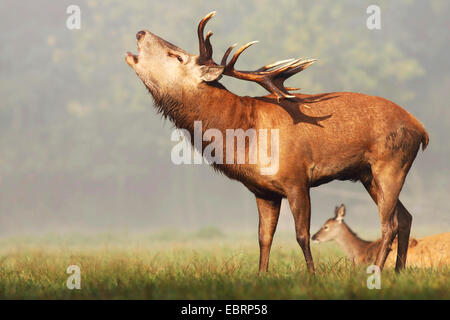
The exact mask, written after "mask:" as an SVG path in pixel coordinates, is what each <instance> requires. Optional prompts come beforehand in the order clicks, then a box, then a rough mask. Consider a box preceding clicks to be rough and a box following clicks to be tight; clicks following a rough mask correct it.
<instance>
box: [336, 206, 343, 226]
mask: <svg viewBox="0 0 450 320" xmlns="http://www.w3.org/2000/svg"><path fill="white" fill-rule="evenodd" d="M335 213H336V218H335V220H336V221H339V223H342V221H343V220H344V216H345V206H344V205H343V204H342V205H341V206H340V207H339V208H336V210H335Z"/></svg>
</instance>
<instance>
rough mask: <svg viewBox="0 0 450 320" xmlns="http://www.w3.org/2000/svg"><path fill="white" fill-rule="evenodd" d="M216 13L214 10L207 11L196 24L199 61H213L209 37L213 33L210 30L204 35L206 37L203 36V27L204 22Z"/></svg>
mask: <svg viewBox="0 0 450 320" xmlns="http://www.w3.org/2000/svg"><path fill="white" fill-rule="evenodd" d="M215 14H216V12H215V11H212V12H210V13H208V14H207V15H206V16H205V17H204V18H203V19H202V20H201V21H200V23H199V24H198V28H197V34H198V42H199V51H200V58H199V59H200V61H201V63H205V62H213V61H212V46H211V42H210V40H209V38H210V37H211V36H212V35H213V33H212V32H211V31H210V32H208V33H207V35H206V39H205V38H203V33H204V29H205V25H206V23H208V21H209V20H210V19H211V18H212V17H214V15H215Z"/></svg>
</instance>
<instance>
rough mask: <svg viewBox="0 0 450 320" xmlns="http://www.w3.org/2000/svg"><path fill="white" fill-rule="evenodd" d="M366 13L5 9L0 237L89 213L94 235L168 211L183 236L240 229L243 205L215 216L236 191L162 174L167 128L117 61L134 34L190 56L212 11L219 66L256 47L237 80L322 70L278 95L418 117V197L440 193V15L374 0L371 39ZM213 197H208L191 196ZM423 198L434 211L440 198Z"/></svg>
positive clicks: (303, 8)
mask: <svg viewBox="0 0 450 320" xmlns="http://www.w3.org/2000/svg"><path fill="white" fill-rule="evenodd" d="M72 3H75V4H77V5H79V6H80V8H81V14H82V19H81V21H82V26H81V29H80V30H68V29H67V28H66V27H65V19H66V18H67V14H66V10H65V9H66V7H67V6H68V5H69V4H72ZM370 4H372V3H369V2H367V3H366V2H364V1H362V2H361V3H358V4H355V2H352V1H339V2H337V1H332V0H328V1H320V2H316V1H304V2H298V1H278V2H276V3H275V2H273V1H268V0H262V1H256V0H253V1H246V2H241V1H221V2H219V1H217V2H204V1H189V2H186V1H164V2H162V1H133V2H128V1H127V2H123V1H117V0H115V1H108V2H105V1H93V0H89V1H50V0H45V1H39V2H29V3H17V2H14V1H6V2H2V4H1V5H0V7H1V9H2V10H1V11H0V12H1V15H2V19H0V26H1V29H2V30H3V31H2V33H1V34H0V37H1V38H2V39H1V40H2V41H1V43H2V46H0V70H1V72H0V93H1V102H0V147H1V149H0V150H1V151H0V200H1V201H0V210H1V211H0V230H1V228H2V227H1V225H3V226H4V228H7V227H5V226H8V228H9V227H11V228H13V227H14V223H15V222H14V221H15V220H14V218H13V216H14V215H15V216H16V217H17V216H19V217H24V218H26V219H28V220H29V221H30V223H33V221H34V222H36V223H38V222H40V221H42V220H43V219H44V220H45V221H55V222H54V223H55V224H56V223H60V222H61V219H62V220H64V217H65V218H67V216H68V215H69V214H72V213H73V214H77V215H78V220H76V221H78V222H80V224H82V223H83V221H84V220H83V219H84V218H86V217H89V219H91V218H92V216H94V217H96V215H95V214H93V213H96V214H98V221H97V220H95V219H97V218H95V219H94V220H95V221H96V222H95V223H97V224H98V225H102V224H104V219H112V220H114V222H115V223H116V222H117V223H121V222H124V223H126V221H127V220H126V219H127V217H129V216H134V217H137V218H141V217H142V216H145V215H146V214H147V213H148V212H149V211H151V212H152V218H155V219H156V220H158V219H159V220H158V221H160V220H161V219H163V220H164V219H170V215H171V214H170V213H168V212H174V211H183V215H180V216H181V218H180V223H186V222H189V221H195V220H196V219H199V218H200V219H201V218H202V217H203V216H202V215H205V216H207V215H208V212H211V211H212V210H219V211H220V210H223V211H224V212H227V214H231V216H233V215H234V216H239V210H242V205H244V207H245V206H249V202H248V201H251V200H248V198H247V195H245V196H242V197H241V198H238V199H237V200H238V201H236V203H229V202H226V201H225V202H226V203H223V202H224V200H223V199H222V198H221V196H220V194H224V193H225V194H226V193H227V192H228V193H231V194H232V192H233V191H231V190H230V188H232V187H231V186H235V185H233V184H231V183H225V181H224V179H223V178H222V177H219V178H217V179H216V178H212V175H213V172H212V170H203V169H200V168H179V167H175V166H174V165H173V164H172V163H171V162H170V149H171V147H172V145H173V143H172V142H171V141H170V131H171V130H172V126H171V124H170V123H168V122H166V123H165V124H163V122H162V121H161V119H160V116H157V115H155V111H154V109H153V108H152V102H151V101H152V100H151V98H150V97H149V95H148V93H147V92H146V90H145V89H144V87H143V85H142V84H141V83H140V82H139V81H138V80H137V78H136V76H135V75H134V73H133V72H132V71H131V70H130V69H129V68H128V66H127V65H126V63H125V61H124V58H125V54H126V51H128V50H129V51H134V52H136V50H137V49H136V43H135V38H134V34H135V33H136V31H138V30H141V29H143V28H146V29H149V30H151V31H152V32H154V33H155V34H157V35H160V36H161V37H163V38H164V39H166V40H168V41H170V42H172V43H174V44H176V45H178V46H179V47H181V48H183V49H185V50H186V51H188V52H190V53H197V52H198V43H197V38H196V27H197V23H198V21H199V20H200V18H201V17H203V16H204V15H205V14H206V13H208V12H210V11H212V10H217V12H218V13H217V15H216V16H215V17H214V19H213V21H211V22H210V23H209V24H208V30H210V29H211V30H213V31H214V36H213V37H212V44H213V47H214V57H215V60H216V61H220V59H221V56H222V54H223V53H224V52H225V50H226V48H228V46H229V45H231V44H233V43H235V42H238V43H239V44H244V43H246V42H248V41H251V40H259V41H260V43H258V44H257V45H255V46H253V47H252V48H251V49H249V50H247V51H248V52H246V53H245V54H244V55H242V57H241V58H240V60H239V63H238V66H237V67H238V68H241V69H256V68H258V67H260V66H262V65H264V64H267V63H269V62H274V61H276V60H281V59H286V58H296V57H304V58H317V59H318V63H316V64H315V65H313V66H312V67H310V68H309V69H308V70H307V71H305V72H302V74H300V75H298V76H296V77H293V78H292V79H290V80H289V82H288V83H287V85H289V86H296V87H301V88H303V90H302V91H303V92H311V93H316V92H323V91H356V92H364V93H368V94H373V95H379V96H383V97H385V98H387V99H390V100H392V101H394V102H396V103H398V104H399V105H401V106H403V107H405V108H406V109H407V110H408V111H410V112H411V113H413V114H414V115H415V116H416V117H417V118H418V119H420V120H421V121H422V122H423V123H424V124H425V126H426V128H427V129H428V131H429V132H430V137H431V142H430V150H427V153H426V154H424V155H420V157H424V159H422V160H421V161H418V164H416V165H415V167H414V168H413V170H415V171H417V172H416V173H414V175H415V178H414V181H413V182H414V186H413V188H416V186H417V188H418V189H417V190H421V191H424V192H425V193H426V192H427V191H426V190H442V188H444V190H445V187H446V186H448V182H447V181H446V179H445V175H443V174H442V173H443V172H446V173H448V169H447V162H448V160H447V159H448V155H449V154H450V150H449V146H448V143H447V141H446V140H444V139H445V137H447V136H448V129H447V127H448V125H450V123H449V122H450V121H449V120H450V119H449V118H450V117H449V111H448V106H447V105H446V104H447V101H448V100H449V99H448V98H449V92H448V87H449V85H450V76H449V75H448V73H447V72H446V71H445V70H448V64H449V62H448V43H449V41H448V40H449V39H448V38H449V34H448V29H449V22H448V19H447V15H448V13H449V4H448V2H447V1H431V2H422V1H418V0H416V1H396V2H395V3H393V2H389V1H377V4H378V5H379V6H380V8H381V25H382V28H381V30H372V31H371V30H368V29H367V27H366V19H367V14H366V8H367V6H368V5H370ZM222 82H223V83H224V84H225V85H226V86H227V87H228V88H229V89H230V90H232V91H234V92H236V93H239V94H242V95H258V94H261V95H262V94H265V92H264V90H263V89H261V88H259V87H257V86H256V85H255V84H252V83H247V82H243V81H238V80H232V79H223V80H222ZM209 180H211V181H213V182H211V184H212V185H208V183H209V182H208V181H209ZM218 181H223V184H221V183H218ZM202 183H203V184H205V185H206V186H204V187H201V186H199V185H201V184H202ZM212 186H213V187H214V190H213V191H212V192H211V194H210V195H209V197H207V198H205V197H202V198H200V197H198V196H197V193H196V192H197V191H199V190H200V192H207V191H208V190H211V187H212ZM198 188H199V189H198ZM444 190H442V191H444ZM212 193H214V194H212ZM429 193H430V196H431V197H435V198H434V199H437V201H438V202H439V201H442V199H445V197H441V196H440V195H436V192H433V194H432V195H431V193H432V192H431V191H429ZM239 195H240V193H239ZM424 196H425V195H424ZM239 197H240V196H239ZM239 199H240V200H242V203H243V204H238V202H239ZM429 201H433V200H429ZM177 203H178V204H177ZM218 203H223V204H222V206H223V208H222V209H217V204H218ZM444 205H445V203H443V204H440V205H439V204H438V205H437V208H438V209H439V208H441V207H443V206H444ZM244 209H245V208H244ZM66 212H67V214H66ZM104 212H109V214H108V213H104ZM124 212H125V214H123V213H124ZM230 212H231V213H230ZM167 216H169V217H167ZM61 217H63V218H61ZM49 218H54V220H52V219H49ZM86 219H87V218H86ZM149 219H150V218H149ZM224 219H225V218H224ZM156 220H155V221H156ZM70 221H72V220H70ZM149 221H150V222H149V223H151V221H153V220H149ZM49 223H50V224H51V223H52V222H49ZM75 223H77V222H75ZM95 223H94V225H95Z"/></svg>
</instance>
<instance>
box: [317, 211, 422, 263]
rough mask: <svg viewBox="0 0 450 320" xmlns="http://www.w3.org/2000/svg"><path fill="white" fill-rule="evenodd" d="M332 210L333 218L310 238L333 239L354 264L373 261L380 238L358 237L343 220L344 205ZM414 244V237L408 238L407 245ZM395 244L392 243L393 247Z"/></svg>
mask: <svg viewBox="0 0 450 320" xmlns="http://www.w3.org/2000/svg"><path fill="white" fill-rule="evenodd" d="M334 212H335V216H334V218H331V219H328V220H327V221H325V223H324V224H323V226H322V227H321V228H320V230H319V231H317V233H315V234H314V235H313V236H312V238H311V240H313V241H314V242H317V243H319V242H326V241H332V240H334V241H336V242H337V243H338V245H339V247H341V249H342V250H343V251H344V253H345V255H346V256H347V257H348V258H350V260H352V261H353V263H354V264H356V265H359V264H369V263H373V262H374V261H375V259H376V256H377V253H378V250H379V249H380V246H381V239H378V240H375V241H366V240H363V239H361V238H359V237H358V236H357V235H356V233H354V232H353V231H352V229H350V227H349V226H348V225H347V224H346V223H345V221H344V216H345V206H344V205H341V206H340V207H336V209H335V211H334ZM416 244H417V240H416V239H410V240H409V247H413V246H415V245H416ZM395 245H396V244H395V243H394V246H393V247H395Z"/></svg>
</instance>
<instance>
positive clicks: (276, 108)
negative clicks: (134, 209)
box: [126, 12, 428, 273]
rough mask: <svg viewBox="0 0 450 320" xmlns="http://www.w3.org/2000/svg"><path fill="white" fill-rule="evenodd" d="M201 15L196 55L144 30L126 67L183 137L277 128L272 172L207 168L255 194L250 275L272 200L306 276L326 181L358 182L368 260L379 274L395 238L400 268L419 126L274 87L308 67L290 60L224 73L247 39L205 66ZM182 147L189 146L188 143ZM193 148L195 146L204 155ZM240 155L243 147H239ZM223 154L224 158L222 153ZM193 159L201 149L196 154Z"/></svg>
mask: <svg viewBox="0 0 450 320" xmlns="http://www.w3.org/2000/svg"><path fill="white" fill-rule="evenodd" d="M214 14H215V12H212V13H210V14H208V15H207V16H205V17H204V18H203V19H202V20H201V21H200V23H199V26H198V39H199V45H200V54H199V55H192V54H189V53H187V52H186V51H184V50H182V49H180V48H178V47H176V46H175V45H173V44H171V43H169V42H167V41H165V40H163V39H162V38H160V37H158V36H156V35H154V34H152V33H151V32H149V31H147V30H143V31H139V32H138V33H137V35H136V37H137V47H138V54H137V55H134V54H132V53H128V54H127V57H126V62H127V63H128V64H129V66H130V67H131V68H133V70H134V71H135V72H136V74H137V75H138V77H139V78H140V79H141V80H142V81H143V83H144V84H145V86H146V87H147V88H148V90H149V91H150V93H151V95H152V96H153V100H154V104H155V106H156V108H157V109H158V110H159V111H160V112H161V113H162V115H163V116H165V117H168V118H169V119H170V120H171V121H172V122H173V123H174V124H175V126H176V127H177V128H182V129H185V130H187V131H189V132H190V133H191V137H193V132H194V121H202V124H203V126H202V132H205V130H207V129H209V128H214V129H215V130H216V131H217V130H218V131H219V132H221V133H222V134H225V132H226V130H227V129H242V130H248V129H257V130H258V129H267V128H269V129H278V132H279V143H278V145H276V146H274V145H273V144H271V146H270V147H271V148H274V147H276V148H277V150H278V154H279V155H278V156H279V169H278V171H277V172H276V173H275V174H273V175H263V174H261V172H260V170H259V169H260V164H257V165H254V164H249V163H244V164H242V163H241V164H228V163H226V164H222V163H213V164H212V165H213V167H214V168H215V169H217V170H220V171H221V172H223V173H224V174H225V175H226V176H228V177H229V178H231V179H235V180H238V181H240V182H242V183H243V184H244V185H245V186H246V187H247V188H248V189H249V190H250V191H251V192H253V193H254V195H255V197H256V203H257V207H258V212H259V245H260V261H259V270H260V271H267V269H268V262H269V252H270V247H271V244H272V239H273V235H274V232H275V228H276V226H277V221H278V216H279V213H280V204H281V199H282V198H284V197H285V198H287V199H288V202H289V205H290V208H291V211H292V214H293V216H294V222H295V230H296V236H297V241H298V243H299V245H300V247H301V249H302V251H303V254H304V256H305V260H306V264H307V268H308V271H309V272H310V273H314V263H313V259H312V256H311V251H310V230H309V229H310V214H311V207H310V194H309V193H310V188H311V187H316V186H319V185H321V184H324V183H327V182H329V181H331V180H335V179H338V180H353V181H357V180H359V181H361V182H362V183H363V185H364V187H365V188H366V189H367V191H368V193H369V194H370V196H371V197H372V199H373V200H374V201H375V202H376V204H377V205H378V211H379V215H380V220H381V232H382V243H381V246H380V250H379V252H378V255H377V258H376V261H375V263H376V264H377V265H378V266H379V267H381V268H382V267H383V265H384V263H385V260H386V257H387V254H388V248H389V247H390V246H391V243H392V241H393V240H394V238H395V237H396V236H397V235H398V246H399V250H398V255H397V263H396V269H397V270H400V269H403V268H404V267H405V262H406V255H407V249H408V239H409V233H410V227H411V221H412V217H411V215H410V214H409V212H408V211H407V210H406V209H405V207H404V206H403V205H402V203H401V202H400V201H399V200H398V197H399V193H400V190H401V189H402V186H403V183H404V181H405V177H406V174H407V173H408V171H409V169H410V167H411V165H412V163H413V161H414V159H415V157H416V155H417V152H418V149H419V146H420V144H422V149H424V148H425V147H426V146H427V144H428V134H427V132H426V131H425V128H424V127H423V125H422V124H421V123H420V122H419V121H418V120H417V119H416V118H414V117H413V116H412V115H411V114H410V113H408V112H407V111H405V110H404V109H402V108H401V107H399V106H398V105H396V104H395V103H393V102H390V101H388V100H386V99H383V98H380V97H374V96H368V95H364V94H359V93H351V92H334V93H322V94H291V93H289V91H292V90H294V89H292V88H285V87H284V85H283V83H284V81H285V80H286V79H287V78H289V77H291V76H292V75H294V74H296V73H298V72H300V71H302V70H304V69H305V68H306V67H308V66H309V65H310V64H312V63H313V62H314V60H306V61H303V60H302V59H295V60H284V61H279V62H276V63H274V64H271V65H266V66H264V67H262V68H260V69H258V70H256V71H238V70H236V69H235V68H234V65H235V63H236V60H237V59H238V57H239V55H240V54H241V53H242V51H244V50H245V49H246V48H248V47H249V46H250V45H251V44H253V42H251V43H248V44H246V45H245V46H243V47H241V48H240V49H239V50H237V52H236V53H235V54H234V56H233V57H232V58H231V60H230V61H229V62H228V63H227V60H228V59H227V58H228V56H229V54H230V52H231V51H232V49H233V48H234V46H231V47H230V48H229V49H228V50H227V51H226V53H225V55H224V57H223V59H222V62H221V64H220V65H219V64H216V63H215V62H214V61H213V59H212V46H211V42H210V38H211V36H212V33H211V32H208V33H207V34H206V37H204V36H203V30H204V27H205V24H206V23H207V22H208V20H209V19H211V17H212V16H213V15H214ZM222 75H227V76H231V77H234V78H238V79H242V80H247V81H254V82H256V83H258V84H260V85H261V86H263V87H264V88H265V89H267V90H268V91H269V92H271V94H270V95H267V96H264V97H248V96H245V97H241V96H237V95H235V94H233V93H232V92H230V91H228V90H227V89H226V88H225V87H224V86H223V85H222V84H220V83H219V82H218V80H219V79H220V78H221V76H222ZM191 142H192V143H193V144H194V141H193V139H191ZM204 147H205V142H204V141H203V145H200V146H197V148H204ZM245 148H246V150H248V146H246V147H245ZM224 149H225V150H223V154H226V153H227V152H231V154H233V153H234V145H233V150H229V148H224ZM199 151H200V152H201V151H202V150H199Z"/></svg>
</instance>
